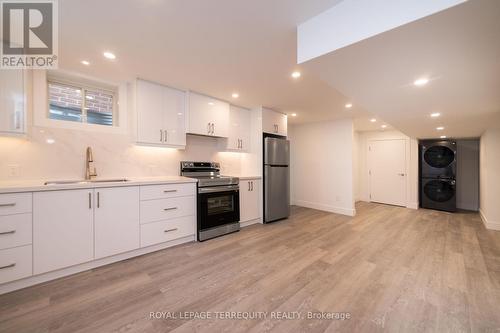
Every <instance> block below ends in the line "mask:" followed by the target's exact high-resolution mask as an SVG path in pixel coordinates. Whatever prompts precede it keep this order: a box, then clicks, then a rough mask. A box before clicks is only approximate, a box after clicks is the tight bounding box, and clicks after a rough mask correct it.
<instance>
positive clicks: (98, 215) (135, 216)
mask: <svg viewBox="0 0 500 333" xmlns="http://www.w3.org/2000/svg"><path fill="white" fill-rule="evenodd" d="M94 192H95V194H94V195H95V208H94V211H95V213H94V234H95V236H94V242H95V243H94V244H95V258H96V259H99V258H104V257H108V256H111V255H114V254H118V253H123V252H127V251H131V250H135V249H138V248H139V245H140V244H139V243H140V236H139V232H140V231H139V230H140V227H139V225H140V224H139V187H138V186H131V187H115V188H96V189H95V190H94Z"/></svg>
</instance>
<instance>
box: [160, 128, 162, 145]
mask: <svg viewBox="0 0 500 333" xmlns="http://www.w3.org/2000/svg"><path fill="white" fill-rule="evenodd" d="M160 142H163V131H162V130H160Z"/></svg>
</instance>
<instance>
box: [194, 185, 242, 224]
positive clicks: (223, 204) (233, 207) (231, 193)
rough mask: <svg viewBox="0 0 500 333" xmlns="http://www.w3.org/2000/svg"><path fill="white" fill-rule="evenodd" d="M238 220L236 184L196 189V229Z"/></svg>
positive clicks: (238, 209) (238, 199)
mask: <svg viewBox="0 0 500 333" xmlns="http://www.w3.org/2000/svg"><path fill="white" fill-rule="evenodd" d="M239 220H240V191H239V186H238V185H230V186H214V187H200V188H199V189H198V230H206V229H211V228H215V227H219V226H222V225H225V224H229V223H237V222H239Z"/></svg>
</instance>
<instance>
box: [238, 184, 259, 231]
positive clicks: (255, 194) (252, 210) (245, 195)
mask: <svg viewBox="0 0 500 333" xmlns="http://www.w3.org/2000/svg"><path fill="white" fill-rule="evenodd" d="M259 198H260V180H258V179H251V180H242V181H240V221H241V222H246V221H251V220H255V219H258V218H260V200H259Z"/></svg>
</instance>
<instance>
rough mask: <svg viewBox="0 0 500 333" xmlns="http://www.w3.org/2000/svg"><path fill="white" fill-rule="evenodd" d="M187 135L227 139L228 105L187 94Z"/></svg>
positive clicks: (210, 98) (208, 98)
mask: <svg viewBox="0 0 500 333" xmlns="http://www.w3.org/2000/svg"><path fill="white" fill-rule="evenodd" d="M187 132H188V133H191V134H198V135H206V136H215V137H222V138H227V137H228V136H229V103H227V102H224V101H221V100H218V99H215V98H212V97H208V96H205V95H200V94H197V93H193V92H189V126H188V131H187Z"/></svg>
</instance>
